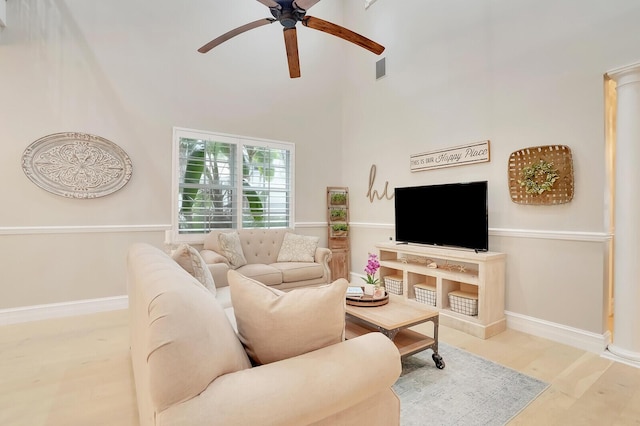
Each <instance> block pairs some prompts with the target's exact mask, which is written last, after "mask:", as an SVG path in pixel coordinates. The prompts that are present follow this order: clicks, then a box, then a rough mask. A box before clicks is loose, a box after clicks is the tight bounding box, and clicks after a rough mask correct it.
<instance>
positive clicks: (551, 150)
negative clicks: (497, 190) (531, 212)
mask: <svg viewBox="0 0 640 426" xmlns="http://www.w3.org/2000/svg"><path fill="white" fill-rule="evenodd" d="M540 161H544V162H546V163H549V164H552V165H553V169H555V171H556V173H557V174H558V179H557V180H556V181H555V182H554V183H553V185H552V187H551V189H550V190H547V191H544V192H542V193H541V194H538V193H528V192H527V191H526V188H525V186H523V185H521V184H520V182H519V181H522V180H523V177H524V169H525V168H526V167H531V166H532V165H534V164H537V163H540ZM543 180H544V177H536V178H535V181H536V182H538V181H539V182H542V181H543ZM509 195H510V196H511V201H513V202H514V203H518V204H538V205H553V204H564V203H568V202H569V201H571V200H572V199H573V159H572V157H571V149H569V147H568V146H565V145H545V146H534V147H529V148H524V149H521V150H519V151H515V152H512V153H511V155H510V156H509Z"/></svg>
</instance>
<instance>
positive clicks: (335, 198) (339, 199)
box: [331, 192, 347, 206]
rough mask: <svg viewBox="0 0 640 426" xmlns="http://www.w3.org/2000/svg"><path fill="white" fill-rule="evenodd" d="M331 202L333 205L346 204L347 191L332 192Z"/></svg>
mask: <svg viewBox="0 0 640 426" xmlns="http://www.w3.org/2000/svg"><path fill="white" fill-rule="evenodd" d="M331 204H335V205H338V206H340V205H344V204H347V193H346V192H332V193H331Z"/></svg>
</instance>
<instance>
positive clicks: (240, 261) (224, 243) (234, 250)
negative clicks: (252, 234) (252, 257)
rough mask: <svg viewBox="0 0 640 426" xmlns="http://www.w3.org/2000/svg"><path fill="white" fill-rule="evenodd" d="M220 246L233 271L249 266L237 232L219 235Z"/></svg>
mask: <svg viewBox="0 0 640 426" xmlns="http://www.w3.org/2000/svg"><path fill="white" fill-rule="evenodd" d="M218 245H219V246H220V250H221V251H222V254H223V255H224V257H226V258H227V259H228V260H229V265H230V266H231V267H232V268H233V269H238V268H239V267H241V266H243V265H246V264H247V259H246V258H245V257H244V253H243V251H242V245H241V244H240V235H239V234H238V232H237V231H236V232H225V233H221V234H218Z"/></svg>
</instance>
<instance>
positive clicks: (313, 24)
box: [302, 16, 384, 55]
mask: <svg viewBox="0 0 640 426" xmlns="http://www.w3.org/2000/svg"><path fill="white" fill-rule="evenodd" d="M302 25H304V26H305V27H309V28H313V29H314V30H318V31H323V32H325V33H328V34H331V35H334V36H336V37H340V38H341V39H344V40H346V41H350V42H351V43H354V44H357V45H358V46H360V47H364V48H365V49H367V50H368V51H370V52H373V53H375V54H376V55H379V54H381V53H382V52H384V46H382V45H380V44H378V43H376V42H375V41H373V40H369V39H368V38H366V37H364V36H361V35H360V34H358V33H354V32H353V31H351V30H348V29H346V28H344V27H341V26H340V25H336V24H333V23H331V22H329V21H325V20H324V19H320V18H314V17H313V16H305V17H304V18H302Z"/></svg>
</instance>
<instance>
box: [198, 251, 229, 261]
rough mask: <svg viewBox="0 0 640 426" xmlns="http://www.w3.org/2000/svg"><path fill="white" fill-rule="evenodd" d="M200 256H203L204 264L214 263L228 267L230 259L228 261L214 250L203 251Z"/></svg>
mask: <svg viewBox="0 0 640 426" xmlns="http://www.w3.org/2000/svg"><path fill="white" fill-rule="evenodd" d="M200 256H202V259H203V260H204V263H207V264H212V263H226V264H227V265H228V264H229V259H227V258H226V257H224V256H223V255H221V254H220V253H218V252H216V251H213V250H208V249H202V250H200Z"/></svg>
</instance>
